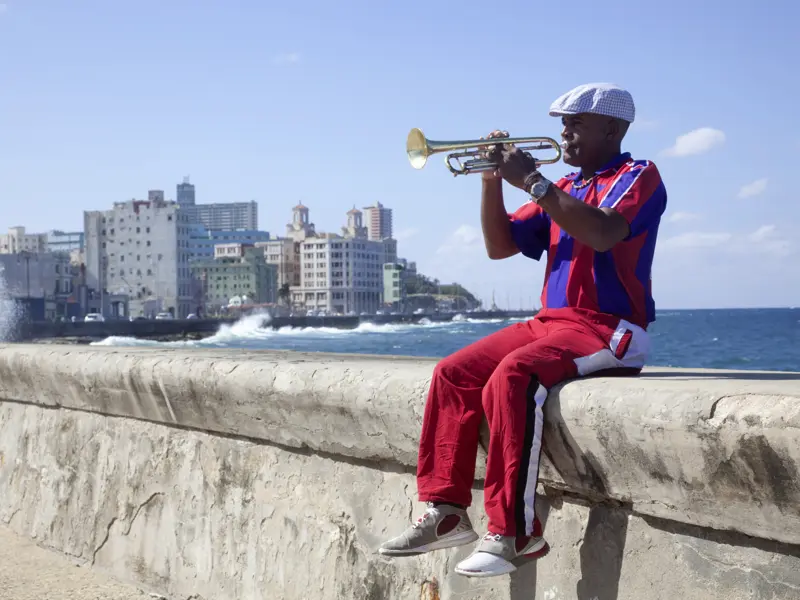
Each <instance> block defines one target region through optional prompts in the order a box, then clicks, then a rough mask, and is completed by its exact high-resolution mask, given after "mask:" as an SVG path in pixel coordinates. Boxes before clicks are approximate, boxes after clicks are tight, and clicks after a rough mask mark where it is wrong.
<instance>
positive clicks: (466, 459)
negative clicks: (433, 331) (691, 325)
mask: <svg viewBox="0 0 800 600" xmlns="http://www.w3.org/2000/svg"><path fill="white" fill-rule="evenodd" d="M643 338H646V333H645V332H644V330H643V329H641V328H639V327H637V326H635V325H631V324H630V323H627V322H626V321H622V320H620V319H619V318H618V317H614V316H612V315H606V314H601V313H595V312H592V311H587V310H580V309H569V308H562V309H543V310H542V311H540V312H539V313H538V314H537V315H536V317H535V318H534V319H532V320H530V321H527V322H524V323H518V324H515V325H511V326H509V327H507V328H505V329H502V330H500V331H498V332H496V333H494V334H492V335H490V336H487V337H486V338H484V339H482V340H479V341H478V342H475V343H474V344H471V345H470V346H467V347H466V348H463V349H462V350H459V351H458V352H456V353H455V354H452V355H451V356H449V357H447V358H445V359H443V360H442V361H441V362H439V363H438V364H437V366H436V368H435V370H434V374H433V379H432V381H431V386H430V391H429V394H428V400H427V404H426V406H425V414H424V419H423V424H422V433H421V438H420V446H419V461H418V464H417V487H418V493H419V499H420V501H421V502H429V501H430V502H449V503H453V504H461V505H465V506H469V505H470V504H471V502H472V491H471V490H472V484H473V480H474V476H475V461H476V458H477V452H478V444H479V437H480V433H479V431H480V425H481V421H482V419H483V418H484V416H485V417H486V420H487V422H488V424H489V431H490V434H491V436H490V441H489V450H488V459H487V465H486V480H485V487H484V506H485V510H486V515H487V517H488V519H489V531H491V532H492V533H496V534H500V535H508V536H510V535H513V536H531V535H537V536H538V535H541V525H540V523H539V519H538V518H537V517H536V514H535V511H534V498H535V492H536V484H537V481H538V476H539V460H540V456H541V450H542V425H543V412H542V410H543V406H544V401H545V399H546V397H547V392H548V390H549V389H550V388H552V387H553V386H555V385H556V384H557V383H559V382H562V381H564V380H566V379H570V378H573V377H578V376H582V375H588V374H589V373H593V372H594V373H596V372H598V371H603V372H610V373H612V374H633V373H637V372H638V371H639V370H640V369H641V367H642V366H643V364H644V356H645V354H646V351H644V348H645V346H646V339H643Z"/></svg>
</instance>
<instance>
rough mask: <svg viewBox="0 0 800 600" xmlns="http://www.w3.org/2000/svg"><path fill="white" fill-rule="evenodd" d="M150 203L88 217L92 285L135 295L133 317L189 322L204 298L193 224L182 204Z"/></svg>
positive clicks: (86, 214) (124, 205)
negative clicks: (195, 275)
mask: <svg viewBox="0 0 800 600" xmlns="http://www.w3.org/2000/svg"><path fill="white" fill-rule="evenodd" d="M150 198H152V200H148V201H140V200H131V201H128V202H118V203H115V204H114V208H113V209H111V210H106V211H87V212H84V234H85V246H86V249H85V262H86V283H87V285H88V286H89V287H90V288H92V289H95V290H100V291H101V293H103V294H108V293H111V294H127V295H129V296H130V314H131V316H145V317H150V316H153V315H154V314H155V313H158V312H164V311H169V312H172V313H173V314H174V316H176V317H178V318H185V317H186V316H187V315H189V314H190V313H192V312H194V310H195V309H196V305H198V304H199V303H200V301H201V299H202V298H201V296H202V293H201V291H200V290H199V286H197V285H196V282H194V280H193V279H192V276H191V270H190V267H189V258H190V252H189V237H190V223H191V221H190V219H189V216H188V215H187V214H185V213H184V212H182V211H181V210H180V209H179V207H178V205H177V204H176V203H174V202H165V201H163V200H162V199H161V198H160V197H158V195H156V194H152V193H151V194H150Z"/></svg>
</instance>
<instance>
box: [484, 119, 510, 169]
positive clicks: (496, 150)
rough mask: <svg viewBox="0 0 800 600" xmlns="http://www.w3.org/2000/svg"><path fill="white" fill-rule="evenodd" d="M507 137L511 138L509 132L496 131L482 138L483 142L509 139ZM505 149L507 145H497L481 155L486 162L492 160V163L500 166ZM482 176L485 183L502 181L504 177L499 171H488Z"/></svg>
mask: <svg viewBox="0 0 800 600" xmlns="http://www.w3.org/2000/svg"><path fill="white" fill-rule="evenodd" d="M507 137H509V135H508V132H507V131H501V130H499V129H495V130H494V131H493V132H492V133H490V134H489V135H487V136H486V137H485V138H483V137H482V138H481V139H482V140H483V139H498V138H500V139H502V138H507ZM504 147H505V144H502V143H500V144H497V145H496V146H490V147H489V148H487V149H486V150H485V151H484V152H482V153H481V156H482V157H483V158H484V159H485V160H490V161H492V162H494V163H497V164H500V163H501V162H502V158H503V157H502V152H503V148H504ZM481 175H483V179H484V180H485V181H492V180H496V179H501V178H502V176H501V175H500V171H499V170H498V169H487V170H485V171H482V172H481Z"/></svg>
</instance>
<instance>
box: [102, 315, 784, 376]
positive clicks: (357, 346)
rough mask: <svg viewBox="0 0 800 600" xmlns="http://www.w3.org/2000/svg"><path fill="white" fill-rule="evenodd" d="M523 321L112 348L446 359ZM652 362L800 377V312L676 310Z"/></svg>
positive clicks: (250, 334) (665, 319)
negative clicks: (145, 347)
mask: <svg viewBox="0 0 800 600" xmlns="http://www.w3.org/2000/svg"><path fill="white" fill-rule="evenodd" d="M520 320H522V319H487V320H476V319H471V318H469V317H468V315H457V316H456V317H455V318H454V319H453V321H450V322H444V323H442V322H431V321H428V320H424V319H423V320H422V321H421V322H420V323H419V324H413V325H412V324H375V323H362V324H361V325H360V326H359V327H357V328H355V329H349V330H348V329H335V328H330V327H317V328H312V327H306V328H297V327H283V328H279V329H273V328H272V327H270V325H269V317H268V316H265V315H251V316H248V317H244V318H243V319H241V320H240V321H237V322H236V323H234V324H231V325H223V326H221V327H220V329H219V331H218V332H217V333H216V334H215V335H212V336H210V337H207V338H205V339H202V340H188V341H173V342H157V341H152V340H142V339H135V338H126V337H110V338H107V339H105V340H102V341H98V342H94V343H95V344H96V345H104V346H152V347H169V348H175V347H180V348H237V349H273V350H299V351H304V352H343V353H356V354H382V355H406V356H420V357H433V358H441V357H444V356H447V355H448V354H450V353H452V352H455V351H456V350H458V349H460V348H463V347H464V346H466V345H468V344H471V343H472V342H474V341H476V340H479V339H480V338H482V337H485V336H486V335H488V334H490V333H493V332H495V331H498V330H499V329H501V328H503V327H507V326H508V325H511V324H512V323H514V322H517V321H520ZM649 331H650V334H651V339H652V352H651V355H650V360H649V364H650V365H652V366H663V367H686V368H709V369H747V370H768V371H796V372H800V309H798V308H785V309H778V308H776V309H724V310H721V309H711V310H670V311H660V312H658V313H657V314H656V321H655V322H654V323H653V324H652V325H651V326H650V328H649Z"/></svg>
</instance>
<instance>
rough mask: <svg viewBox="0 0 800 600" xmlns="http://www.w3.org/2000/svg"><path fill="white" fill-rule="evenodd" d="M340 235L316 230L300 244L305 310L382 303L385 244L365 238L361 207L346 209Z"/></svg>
mask: <svg viewBox="0 0 800 600" xmlns="http://www.w3.org/2000/svg"><path fill="white" fill-rule="evenodd" d="M342 229H343V233H344V235H336V234H317V235H316V237H314V238H308V239H306V240H305V241H303V242H302V243H301V244H300V263H301V288H300V290H297V291H296V292H294V295H295V297H296V299H297V300H298V303H299V304H301V305H302V306H304V307H305V309H306V310H313V311H318V310H324V311H327V312H330V313H334V314H348V313H350V314H352V313H356V314H358V313H361V312H369V313H374V312H375V311H377V310H378V309H379V308H380V306H381V304H382V297H383V263H384V255H385V248H384V244H383V243H382V242H379V241H374V240H368V239H367V232H366V227H364V226H363V223H362V214H361V211H359V210H356V209H353V210H351V211H349V212H348V213H347V225H346V226H345V227H343V228H342Z"/></svg>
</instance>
